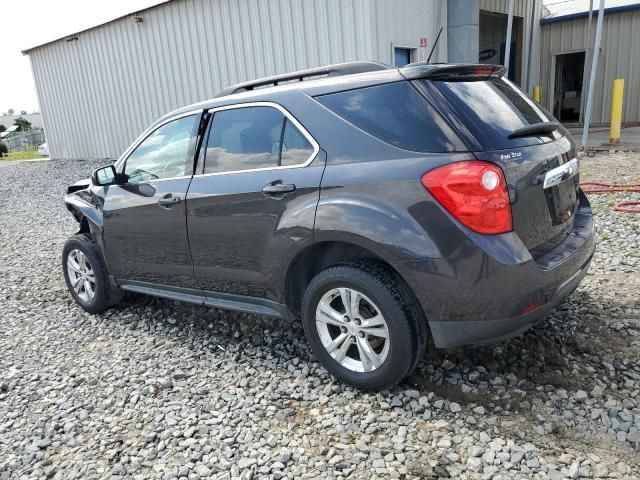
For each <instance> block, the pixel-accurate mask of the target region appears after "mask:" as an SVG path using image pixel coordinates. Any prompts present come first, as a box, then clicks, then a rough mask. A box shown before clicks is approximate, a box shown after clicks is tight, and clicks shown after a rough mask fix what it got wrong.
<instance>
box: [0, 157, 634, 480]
mask: <svg viewBox="0 0 640 480" xmlns="http://www.w3.org/2000/svg"><path fill="white" fill-rule="evenodd" d="M623 160H624V161H628V162H631V163H630V165H636V168H635V176H636V178H635V183H639V182H640V178H638V170H639V169H638V167H637V164H638V163H637V162H639V161H640V156H639V155H637V154H635V156H634V155H626V154H615V155H599V156H596V157H594V158H589V159H586V160H585V162H584V164H583V168H584V170H585V176H586V177H588V176H589V175H590V174H591V175H592V176H594V178H595V176H599V175H604V174H605V173H606V175H607V177H606V178H608V179H612V178H611V176H612V172H614V174H615V172H616V168H612V166H613V165H619V164H620V162H622V163H624V162H623ZM96 165H97V164H95V163H91V162H42V163H21V164H7V163H5V164H3V163H2V162H0V198H1V199H2V200H1V201H0V320H1V321H2V324H1V328H0V479H5V478H59V479H72V478H113V479H117V478H134V479H143V478H158V479H172V478H190V479H198V478H243V479H249V478H274V479H279V478H347V477H348V478H367V479H368V478H438V477H440V478H449V477H450V478H460V479H472V478H479V479H491V478H492V479H496V480H497V479H507V478H540V479H543V478H544V479H547V478H550V479H563V478H571V479H575V478H595V477H597V478H640V460H639V459H640V453H638V452H639V450H640V395H639V392H640V303H639V299H638V291H639V288H638V286H639V285H640V273H639V271H638V267H639V265H640V230H639V228H638V225H639V220H640V219H639V216H637V215H636V216H631V215H626V216H625V215H620V214H614V213H613V212H612V211H611V210H610V204H611V202H612V200H613V198H611V197H609V196H599V197H596V196H593V197H592V201H593V203H594V206H595V209H596V214H597V218H598V222H599V225H600V233H599V236H600V243H599V248H598V253H597V257H596V260H595V262H594V264H593V268H592V270H591V272H590V275H589V276H588V277H587V278H586V281H585V282H584V283H583V285H582V286H581V287H580V288H579V290H578V291H577V292H576V293H575V294H574V295H573V296H572V297H571V298H570V300H569V301H568V302H567V303H565V304H564V305H562V306H560V307H559V308H557V309H556V310H555V311H553V312H552V313H551V314H550V315H549V316H548V318H547V320H546V321H545V322H544V323H542V324H541V325H540V326H538V327H536V328H535V329H533V330H531V331H530V332H528V333H527V334H525V335H524V336H522V337H520V338H518V339H514V340H512V341H510V342H507V343H503V344H499V345H495V346H488V347H471V348H462V349H454V350H449V351H433V350H430V351H429V353H428V355H427V356H426V358H425V360H424V361H423V362H422V363H421V365H420V366H419V368H418V369H417V371H416V372H415V374H414V375H412V377H411V378H410V379H409V380H408V381H407V383H406V384H405V385H402V386H400V387H398V388H397V389H396V390H394V391H393V392H382V393H379V394H364V393H360V392H358V391H355V390H353V389H351V388H348V387H344V386H342V385H340V384H337V383H336V382H335V381H334V380H333V379H332V378H331V377H330V376H329V375H328V374H327V373H326V372H325V370H324V369H323V368H322V367H320V365H319V364H318V362H317V361H316V360H315V359H314V358H313V357H311V356H310V353H309V348H308V345H307V343H306V341H305V339H304V335H303V332H302V328H301V326H300V324H299V323H297V322H294V323H290V324H289V323H281V322H274V321H272V320H268V319H263V318H256V317H250V316H247V315H243V314H235V313H225V312H221V311H216V310H210V309H204V308H200V307H191V306H187V305H181V304H176V303H173V302H169V301H165V300H160V299H153V298H149V297H143V296H133V295H131V296H127V297H126V298H125V301H124V303H123V304H122V305H121V306H119V307H118V308H114V309H112V310H110V311H108V312H106V313H104V314H101V315H95V316H94V315H88V314H86V313H83V312H82V311H81V310H80V308H78V307H77V306H76V305H75V304H74V303H73V302H72V300H71V297H70V296H69V295H68V294H67V292H66V287H65V284H64V281H63V278H62V272H61V268H60V266H59V264H60V254H61V249H62V244H63V243H64V240H65V239H66V238H67V237H68V236H69V235H72V234H73V233H74V232H75V228H76V225H75V224H74V221H73V219H72V217H71V216H70V215H69V214H68V213H67V212H66V210H65V209H64V206H63V203H62V193H63V190H64V187H65V186H66V185H67V184H70V183H72V182H75V181H76V180H78V179H80V178H83V177H86V176H87V174H88V172H89V171H90V170H91V169H92V168H93V167H94V166H96ZM631 172H632V175H633V172H634V170H633V169H632V170H631ZM619 173H620V174H619V176H620V177H621V178H622V177H624V176H625V175H627V174H628V173H629V169H628V168H627V169H623V170H620V172H619ZM614 176H615V175H614ZM600 178H604V177H603V176H600ZM626 180H629V179H628V178H627V179H626ZM614 198H617V197H614Z"/></svg>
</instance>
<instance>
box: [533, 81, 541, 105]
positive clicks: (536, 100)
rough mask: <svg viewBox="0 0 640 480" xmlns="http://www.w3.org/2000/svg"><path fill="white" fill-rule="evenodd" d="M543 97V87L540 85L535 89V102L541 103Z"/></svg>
mask: <svg viewBox="0 0 640 480" xmlns="http://www.w3.org/2000/svg"><path fill="white" fill-rule="evenodd" d="M541 97H542V87H540V85H536V86H535V87H533V100H534V101H535V102H536V103H540V98H541Z"/></svg>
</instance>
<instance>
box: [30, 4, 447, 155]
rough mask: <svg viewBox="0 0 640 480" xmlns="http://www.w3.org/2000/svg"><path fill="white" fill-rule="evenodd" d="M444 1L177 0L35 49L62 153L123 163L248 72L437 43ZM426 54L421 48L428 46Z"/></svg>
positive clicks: (49, 127)
mask: <svg viewBox="0 0 640 480" xmlns="http://www.w3.org/2000/svg"><path fill="white" fill-rule="evenodd" d="M436 6H437V5H436V2H426V1H422V0H328V1H322V2H316V1H306V0H175V1H173V2H170V3H166V4H162V5H159V6H157V7H154V8H152V9H149V10H146V11H144V12H143V13H142V14H141V16H142V17H143V19H144V21H143V22H142V23H134V22H133V19H132V17H131V16H129V17H125V18H122V19H119V20H116V21H114V22H111V23H108V24H106V25H103V26H101V27H97V28H94V29H91V30H88V31H86V32H82V33H80V34H78V35H77V40H75V41H66V40H64V39H63V40H59V41H56V42H53V43H51V44H48V45H45V46H42V47H39V48H36V49H33V50H31V51H30V52H29V55H30V58H31V64H32V68H33V74H34V79H35V83H36V88H37V93H38V98H39V101H40V108H41V110H42V114H43V117H44V123H45V128H46V133H47V139H48V143H49V148H50V152H51V156H52V157H53V158H92V159H93V158H117V157H118V156H119V155H120V154H121V152H122V151H124V150H125V148H126V147H127V146H128V145H129V144H130V143H131V142H132V141H133V140H134V139H135V138H136V137H137V136H138V135H139V133H140V132H141V131H142V130H144V129H145V128H146V127H147V126H148V125H149V124H150V123H151V122H153V121H154V120H155V119H157V118H158V117H160V116H161V115H163V114H164V113H166V112H168V111H170V110H172V109H175V108H178V107H180V106H183V105H186V104H190V103H194V102H197V101H200V100H205V99H207V98H211V97H212V96H213V95H214V94H215V93H216V92H218V91H219V90H221V89H222V88H223V87H225V86H227V85H229V84H231V83H235V82H239V81H243V80H248V79H253V78H257V77H261V76H265V75H271V74H275V73H282V72H286V71H291V70H296V69H300V68H306V67H312V66H318V65H323V64H328V63H335V62H342V61H349V60H368V59H370V60H380V61H384V62H387V63H390V62H391V61H392V60H391V57H392V44H399V45H407V46H415V47H418V46H419V39H420V37H427V38H428V39H429V42H430V44H431V42H432V41H433V39H435V34H436V21H437V15H436V14H435V10H436ZM419 51H420V50H419Z"/></svg>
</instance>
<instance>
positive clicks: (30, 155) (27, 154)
mask: <svg viewBox="0 0 640 480" xmlns="http://www.w3.org/2000/svg"><path fill="white" fill-rule="evenodd" d="M36 158H45V156H44V155H40V154H39V153H38V150H36V149H33V150H25V151H24V152H11V153H9V154H8V156H7V155H5V156H4V157H0V161H1V160H34V159H36Z"/></svg>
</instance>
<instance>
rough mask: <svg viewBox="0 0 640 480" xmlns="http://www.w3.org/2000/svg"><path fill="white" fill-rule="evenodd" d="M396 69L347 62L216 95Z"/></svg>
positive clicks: (254, 82) (255, 82) (243, 85)
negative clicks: (318, 78)
mask: <svg viewBox="0 0 640 480" xmlns="http://www.w3.org/2000/svg"><path fill="white" fill-rule="evenodd" d="M391 68H394V67H392V66H390V65H387V64H386V63H381V62H372V61H359V62H346V63H335V64H333V65H325V66H324V67H316V68H308V69H306V70H298V71H296V72H289V73H283V74H281V75H273V76H271V77H264V78H258V79H256V80H250V81H248V82H242V83H236V84H235V85H231V86H229V87H227V88H225V89H224V90H222V91H221V92H220V93H218V94H217V95H216V98H217V97H224V96H226V95H232V94H234V93H240V92H248V91H250V90H255V89H256V88H259V87H266V86H276V85H278V84H280V83H283V82H287V83H288V82H293V81H296V80H297V81H299V82H303V81H304V80H305V79H308V78H311V77H320V76H327V77H338V76H341V75H352V74H355V73H365V72H375V71H379V70H388V69H391Z"/></svg>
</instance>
